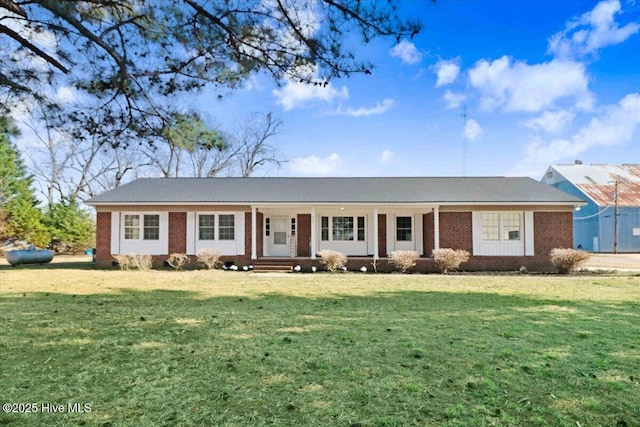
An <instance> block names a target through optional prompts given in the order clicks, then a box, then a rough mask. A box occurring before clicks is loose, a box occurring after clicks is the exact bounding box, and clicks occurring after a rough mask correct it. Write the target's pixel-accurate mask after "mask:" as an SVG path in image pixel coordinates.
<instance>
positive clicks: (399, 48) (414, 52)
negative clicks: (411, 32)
mask: <svg viewBox="0 0 640 427" xmlns="http://www.w3.org/2000/svg"><path fill="white" fill-rule="evenodd" d="M390 54H391V56H394V57H397V58H400V59H401V60H402V63H403V64H409V65H411V64H417V63H419V62H420V61H422V53H421V52H420V51H419V50H418V49H417V48H416V46H415V45H414V44H413V43H411V42H410V41H408V40H402V41H401V42H400V43H398V44H397V45H395V46H394V47H393V49H391V51H390Z"/></svg>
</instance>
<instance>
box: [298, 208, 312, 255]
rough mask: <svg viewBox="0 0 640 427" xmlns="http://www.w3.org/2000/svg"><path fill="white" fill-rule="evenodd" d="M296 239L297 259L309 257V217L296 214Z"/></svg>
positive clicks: (308, 215)
mask: <svg viewBox="0 0 640 427" xmlns="http://www.w3.org/2000/svg"><path fill="white" fill-rule="evenodd" d="M296 239H297V243H296V244H297V246H298V256H299V257H309V256H311V246H310V245H311V215H310V214H298V218H297V219H296Z"/></svg>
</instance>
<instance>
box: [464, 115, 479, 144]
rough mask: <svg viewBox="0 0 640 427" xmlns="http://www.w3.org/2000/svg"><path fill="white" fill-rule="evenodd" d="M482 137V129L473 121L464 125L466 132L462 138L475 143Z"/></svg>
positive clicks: (470, 120)
mask: <svg viewBox="0 0 640 427" xmlns="http://www.w3.org/2000/svg"><path fill="white" fill-rule="evenodd" d="M480 135H482V128H481V127H480V125H479V124H478V122H476V121H475V120H473V119H469V120H467V121H466V123H465V124H464V130H463V131H462V137H463V138H464V139H466V140H467V141H475V140H476V139H478V138H479V137H480Z"/></svg>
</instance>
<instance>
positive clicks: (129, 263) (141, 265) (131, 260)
mask: <svg viewBox="0 0 640 427" xmlns="http://www.w3.org/2000/svg"><path fill="white" fill-rule="evenodd" d="M113 257H114V258H115V259H116V261H117V262H118V266H119V267H120V270H142V271H149V270H151V267H152V266H153V257H152V256H151V255H136V254H126V255H114V256H113Z"/></svg>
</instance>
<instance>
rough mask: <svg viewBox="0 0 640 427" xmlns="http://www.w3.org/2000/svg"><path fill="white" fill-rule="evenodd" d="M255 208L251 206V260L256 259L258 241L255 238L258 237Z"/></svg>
mask: <svg viewBox="0 0 640 427" xmlns="http://www.w3.org/2000/svg"><path fill="white" fill-rule="evenodd" d="M256 210H257V209H256V207H255V206H251V259H258V241H257V239H256V236H257V235H258V231H257V230H256V227H257V222H258V221H257V219H256V216H257V215H256Z"/></svg>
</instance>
